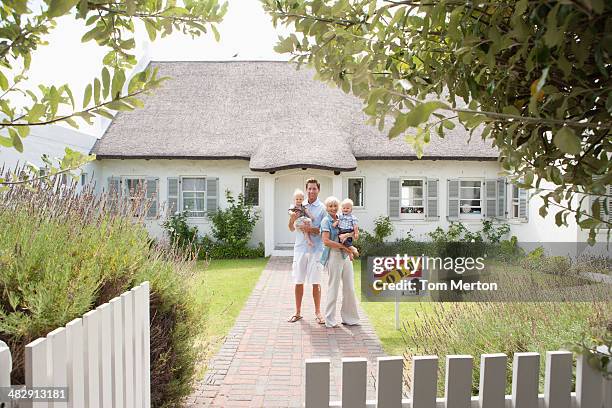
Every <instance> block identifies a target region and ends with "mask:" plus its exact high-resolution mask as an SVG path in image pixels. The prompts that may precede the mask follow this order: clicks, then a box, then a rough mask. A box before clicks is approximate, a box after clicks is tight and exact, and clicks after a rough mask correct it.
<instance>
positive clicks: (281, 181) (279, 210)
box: [274, 174, 332, 247]
mask: <svg viewBox="0 0 612 408" xmlns="http://www.w3.org/2000/svg"><path fill="white" fill-rule="evenodd" d="M311 177H312V176H307V175H301V174H292V175H287V176H280V177H277V178H276V186H275V189H274V191H275V194H276V207H275V208H276V211H275V214H276V216H275V219H274V237H275V240H276V243H275V244H276V246H282V247H285V246H293V242H294V241H295V233H294V232H291V231H289V228H288V222H289V213H288V212H287V211H288V210H289V207H290V206H291V205H292V204H293V192H294V191H295V189H296V188H299V189H300V190H302V191H304V190H305V183H306V180H308V179H309V178H311ZM315 178H316V179H317V180H318V181H319V183H321V191H320V192H319V199H320V200H321V201H324V200H325V199H326V198H327V197H329V196H330V195H331V194H332V179H331V178H330V177H321V176H317V177H315Z"/></svg>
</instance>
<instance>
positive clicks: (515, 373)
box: [512, 353, 540, 408]
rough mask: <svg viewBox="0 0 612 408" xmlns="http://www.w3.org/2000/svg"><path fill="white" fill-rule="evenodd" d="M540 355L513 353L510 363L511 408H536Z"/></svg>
mask: <svg viewBox="0 0 612 408" xmlns="http://www.w3.org/2000/svg"><path fill="white" fill-rule="evenodd" d="M539 382H540V354H539V353H514V361H513V363H512V406H513V407H514V408H538V385H539Z"/></svg>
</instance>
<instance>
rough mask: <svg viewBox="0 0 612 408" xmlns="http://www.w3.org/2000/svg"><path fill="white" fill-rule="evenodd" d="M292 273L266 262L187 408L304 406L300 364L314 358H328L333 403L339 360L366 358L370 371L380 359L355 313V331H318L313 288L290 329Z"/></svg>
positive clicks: (287, 262)
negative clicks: (330, 362)
mask: <svg viewBox="0 0 612 408" xmlns="http://www.w3.org/2000/svg"><path fill="white" fill-rule="evenodd" d="M290 271H291V258H279V257H273V258H271V259H270V261H269V262H268V265H267V266H266V268H265V270H264V271H263V272H262V275H261V277H260V279H259V282H258V283H257V286H255V289H254V290H253V292H252V294H251V296H250V297H249V299H248V301H247V303H246V305H245V307H244V308H243V309H242V311H241V312H240V315H239V316H238V319H237V320H236V324H235V325H234V328H233V329H232V330H231V332H230V333H229V335H228V336H227V339H226V340H225V343H224V344H223V346H222V348H221V350H220V351H219V353H218V354H217V355H216V356H215V358H214V359H213V360H212V361H211V362H210V364H209V371H208V373H207V374H206V378H205V379H204V381H202V382H201V383H200V384H198V385H197V386H196V390H195V392H194V393H193V394H192V395H191V396H190V397H189V399H188V403H187V406H188V407H192V408H196V407H197V408H200V407H224V408H232V407H265V408H273V407H300V406H303V403H304V395H303V394H304V384H303V376H304V359H306V358H312V357H330V358H331V359H332V371H331V372H332V375H331V382H332V384H331V398H332V400H339V399H340V390H339V389H338V386H339V385H340V381H341V370H340V368H341V362H340V360H341V358H342V357H368V359H369V360H370V362H369V367H370V370H372V369H373V367H374V365H375V364H374V363H375V361H376V358H377V357H379V356H383V355H384V353H383V351H382V347H381V345H380V341H379V339H378V337H377V336H376V333H375V332H374V330H373V329H372V327H371V326H370V323H369V322H368V321H367V317H366V315H365V314H364V313H363V311H362V310H361V309H360V316H361V323H362V324H361V326H356V327H350V328H349V327H341V328H337V329H326V328H325V327H324V326H322V325H319V324H317V323H316V322H315V320H314V306H313V304H312V296H311V293H310V291H311V288H308V287H307V288H306V290H305V292H306V293H305V296H304V303H303V306H302V309H303V311H302V315H303V316H304V319H302V320H301V321H299V322H297V323H293V324H292V323H288V322H287V319H288V318H289V317H290V316H291V315H292V314H293V311H294V307H293V305H294V300H293V286H292V283H291V272H290ZM323 279H324V280H326V279H327V275H324V277H323ZM325 286H326V285H325V284H323V302H324V301H325V294H326V287H325ZM358 298H359V296H358ZM338 321H340V319H338ZM375 378H376V377H375V373H374V372H373V371H372V372H370V375H369V379H368V382H369V389H368V399H374V395H375V391H374V383H375Z"/></svg>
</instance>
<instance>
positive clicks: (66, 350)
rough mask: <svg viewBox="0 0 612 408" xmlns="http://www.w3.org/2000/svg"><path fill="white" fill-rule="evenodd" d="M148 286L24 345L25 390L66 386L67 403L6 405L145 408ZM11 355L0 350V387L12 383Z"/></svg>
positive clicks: (147, 398) (147, 404)
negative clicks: (26, 388)
mask: <svg viewBox="0 0 612 408" xmlns="http://www.w3.org/2000/svg"><path fill="white" fill-rule="evenodd" d="M149 355H150V327H149V282H144V283H142V284H141V285H139V286H137V287H135V288H133V289H132V290H129V291H127V292H125V293H123V294H122V295H121V296H118V297H116V298H114V299H112V300H111V301H110V302H108V303H105V304H103V305H101V306H99V307H97V308H96V309H95V310H92V311H90V312H87V313H85V314H84V315H83V317H82V318H78V319H74V320H73V321H71V322H70V323H68V324H67V325H66V327H61V328H58V329H56V330H53V331H52V332H51V333H49V334H48V335H47V337H44V338H39V339H37V340H35V341H33V342H31V343H30V344H28V345H27V346H26V347H25V379H26V386H27V387H28V388H29V387H68V402H33V403H30V404H26V403H23V402H21V403H19V404H15V401H13V405H11V404H10V401H0V403H2V402H5V403H6V404H7V405H6V406H7V407H19V408H21V407H32V408H43V407H44V408H47V407H53V408H57V407H61V408H68V407H70V408H84V407H87V408H132V407H134V408H141V407H142V408H149V407H150V406H151V377H150V357H149ZM11 367H12V360H11V353H10V350H9V349H8V348H6V347H4V348H2V347H0V386H8V385H10V373H11Z"/></svg>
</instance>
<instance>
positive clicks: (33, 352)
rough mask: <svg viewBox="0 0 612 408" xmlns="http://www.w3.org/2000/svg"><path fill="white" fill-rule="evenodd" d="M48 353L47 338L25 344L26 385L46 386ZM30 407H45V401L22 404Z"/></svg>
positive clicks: (47, 381)
mask: <svg viewBox="0 0 612 408" xmlns="http://www.w3.org/2000/svg"><path fill="white" fill-rule="evenodd" d="M48 355H49V350H48V342H47V339H44V338H42V337H41V338H38V339H36V340H34V341H33V342H31V343H30V344H28V345H26V346H25V383H26V387H28V388H33V387H48V386H49V385H50V384H49V366H48V364H47V357H48ZM24 405H25V406H26V407H31V408H43V407H45V408H47V407H48V406H49V403H47V402H31V403H26V404H24Z"/></svg>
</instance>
